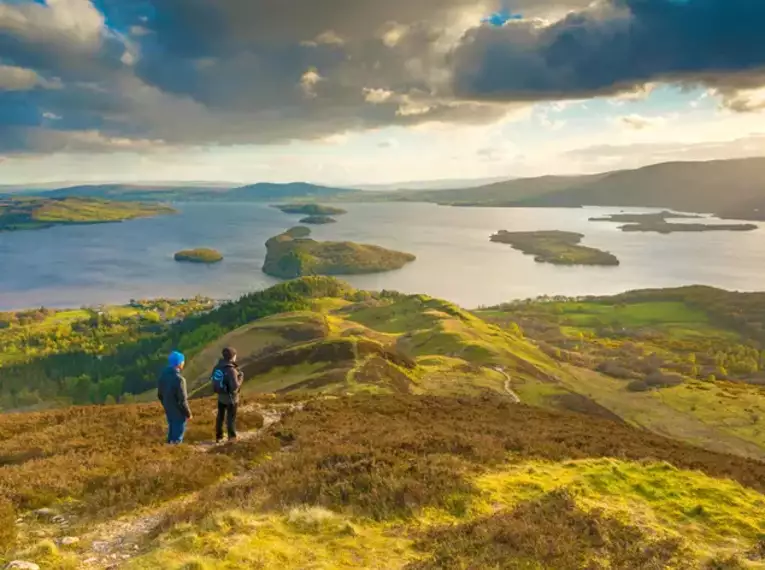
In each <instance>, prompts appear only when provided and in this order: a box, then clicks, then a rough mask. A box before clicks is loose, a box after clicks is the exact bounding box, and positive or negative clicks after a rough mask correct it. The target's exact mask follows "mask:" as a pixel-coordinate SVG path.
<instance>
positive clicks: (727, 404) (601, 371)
mask: <svg viewBox="0 0 765 570" xmlns="http://www.w3.org/2000/svg"><path fill="white" fill-rule="evenodd" d="M763 307H765V297H764V296H763V295H762V294H761V293H729V292H726V291H721V290H717V289H713V288H708V287H686V288H680V289H665V290H655V291H636V292H632V293H627V294H624V295H619V296H616V297H604V298H598V297H592V298H584V299H549V298H547V299H539V300H536V301H526V302H517V303H511V304H507V305H503V306H500V307H496V308H493V309H486V310H482V311H479V312H478V314H479V315H480V316H481V317H482V318H484V319H486V320H488V321H490V322H494V323H496V324H498V325H500V326H509V327H513V328H515V327H518V326H520V328H521V329H522V330H523V332H524V334H525V336H526V337H527V338H528V339H532V340H533V341H534V342H535V344H536V345H537V346H539V347H540V349H541V350H543V351H544V352H545V354H548V355H550V356H551V357H552V358H553V359H555V360H556V361H557V362H559V363H561V364H565V365H566V366H568V367H571V368H570V369H571V370H573V371H574V372H573V375H574V376H575V377H576V380H575V381H574V382H573V383H571V382H568V381H567V382H566V385H567V387H568V388H569V389H572V390H574V391H576V392H579V393H581V394H583V395H585V396H587V397H588V398H590V399H592V400H594V401H595V402H597V403H598V404H600V405H602V406H604V407H606V408H608V409H609V410H611V411H612V412H614V413H615V414H616V415H618V416H620V417H622V418H623V419H624V420H626V421H628V422H630V423H633V424H635V425H640V426H643V427H646V428H649V429H652V430H654V431H657V432H659V433H664V434H667V435H671V436H673V437H677V438H680V439H685V440H687V441H692V442H694V443H697V444H700V445H705V446H708V447H712V448H714V449H720V450H726V451H729V452H735V453H742V454H746V455H750V456H755V457H763V450H765V426H763V424H762V418H763V417H764V416H763V414H765V361H764V359H763V348H764V346H763V340H764V339H765V335H763V323H764V322H765V315H764V314H763Z"/></svg>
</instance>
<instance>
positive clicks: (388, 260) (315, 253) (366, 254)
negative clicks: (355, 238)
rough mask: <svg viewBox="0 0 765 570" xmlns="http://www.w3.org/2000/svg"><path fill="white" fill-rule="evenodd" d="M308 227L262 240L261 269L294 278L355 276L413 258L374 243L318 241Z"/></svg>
mask: <svg viewBox="0 0 765 570" xmlns="http://www.w3.org/2000/svg"><path fill="white" fill-rule="evenodd" d="M310 235H311V230H310V229H308V228H306V227H304V226H297V227H294V228H292V229H290V230H287V231H286V232H284V233H283V234H280V235H278V236H275V237H272V238H271V239H269V240H268V241H267V242H266V260H265V263H264V264H263V272H264V273H266V274H268V275H271V276H273V277H279V278H282V279H294V278H297V277H302V276H304V275H355V274H363V273H380V272H383V271H392V270H394V269H400V268H402V267H403V266H404V265H406V264H407V263H411V262H412V261H414V260H415V259H416V257H415V256H414V255H412V254H410V253H404V252H400V251H393V250H389V249H385V248H382V247H379V246H376V245H366V244H359V243H353V242H332V241H325V242H320V241H316V240H313V239H311V238H310V237H309V236H310Z"/></svg>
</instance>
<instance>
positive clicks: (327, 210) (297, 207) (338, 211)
mask: <svg viewBox="0 0 765 570" xmlns="http://www.w3.org/2000/svg"><path fill="white" fill-rule="evenodd" d="M274 208H277V209H279V210H281V211H282V212H284V213H285V214H303V215H304V216H340V215H342V214H347V213H348V212H347V211H346V210H343V209H342V208H335V207H333V206H322V205H321V204H279V205H276V206H274Z"/></svg>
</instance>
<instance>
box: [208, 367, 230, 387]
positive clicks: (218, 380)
mask: <svg viewBox="0 0 765 570" xmlns="http://www.w3.org/2000/svg"><path fill="white" fill-rule="evenodd" d="M210 382H212V387H213V391H214V392H215V393H216V394H227V393H228V387H227V386H226V371H225V370H223V368H220V367H219V366H216V367H215V368H214V369H213V372H212V374H211V375H210Z"/></svg>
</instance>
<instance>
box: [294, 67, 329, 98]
mask: <svg viewBox="0 0 765 570" xmlns="http://www.w3.org/2000/svg"><path fill="white" fill-rule="evenodd" d="M323 79H324V78H323V77H322V76H321V75H319V72H318V71H316V69H309V70H307V71H306V72H305V73H304V74H303V76H302V77H301V78H300V86H301V87H302V89H303V93H304V94H305V96H306V97H316V86H317V85H318V84H319V82H320V81H322V80H323Z"/></svg>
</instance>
